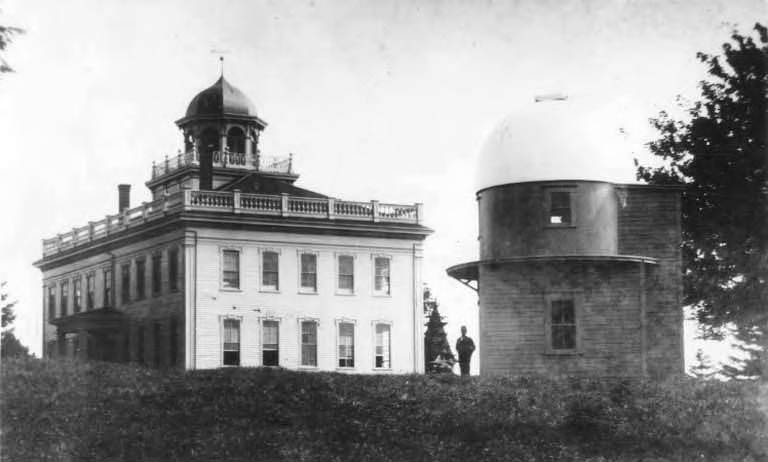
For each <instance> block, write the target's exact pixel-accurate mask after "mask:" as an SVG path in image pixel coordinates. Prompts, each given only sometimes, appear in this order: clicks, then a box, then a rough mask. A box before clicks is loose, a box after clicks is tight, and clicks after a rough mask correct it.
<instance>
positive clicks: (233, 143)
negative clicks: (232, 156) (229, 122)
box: [227, 127, 245, 153]
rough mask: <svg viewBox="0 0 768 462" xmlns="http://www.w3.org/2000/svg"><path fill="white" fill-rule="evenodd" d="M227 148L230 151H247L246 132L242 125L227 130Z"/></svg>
mask: <svg viewBox="0 0 768 462" xmlns="http://www.w3.org/2000/svg"><path fill="white" fill-rule="evenodd" d="M227 148H228V149H229V152H233V153H235V152H236V153H245V132H243V129H242V128H240V127H232V128H230V129H229V131H228V132H227Z"/></svg>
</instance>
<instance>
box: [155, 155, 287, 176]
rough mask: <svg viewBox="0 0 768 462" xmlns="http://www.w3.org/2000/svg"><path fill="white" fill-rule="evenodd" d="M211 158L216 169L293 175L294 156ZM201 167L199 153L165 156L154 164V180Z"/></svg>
mask: <svg viewBox="0 0 768 462" xmlns="http://www.w3.org/2000/svg"><path fill="white" fill-rule="evenodd" d="M211 157H212V158H213V159H212V160H213V166H214V167H220V168H242V169H248V170H256V171H260V172H269V173H283V174H288V175H291V174H293V154H289V155H287V156H283V157H277V156H260V155H253V154H246V153H243V152H231V151H224V152H221V151H213V153H211ZM199 165H200V156H199V154H198V152H197V151H189V152H179V153H178V154H176V155H175V156H170V157H169V156H165V158H164V159H162V160H160V161H153V162H152V179H153V180H154V179H157V178H160V177H162V176H165V175H168V174H170V173H173V172H175V171H177V170H180V169H182V168H185V167H192V166H199Z"/></svg>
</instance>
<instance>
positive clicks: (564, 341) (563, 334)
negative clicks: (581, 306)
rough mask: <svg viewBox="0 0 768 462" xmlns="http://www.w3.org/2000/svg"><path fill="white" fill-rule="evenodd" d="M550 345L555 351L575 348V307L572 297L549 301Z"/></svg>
mask: <svg viewBox="0 0 768 462" xmlns="http://www.w3.org/2000/svg"><path fill="white" fill-rule="evenodd" d="M550 347H551V348H552V350H556V351H562V350H575V349H576V308H575V305H574V302H573V300H572V299H565V300H552V302H551V305H550Z"/></svg>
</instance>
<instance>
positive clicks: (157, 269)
mask: <svg viewBox="0 0 768 462" xmlns="http://www.w3.org/2000/svg"><path fill="white" fill-rule="evenodd" d="M162 263H163V256H162V254H159V253H157V254H154V255H152V294H153V295H157V294H159V293H160V292H161V291H162V285H163V275H162V273H161V270H162V269H161V268H162Z"/></svg>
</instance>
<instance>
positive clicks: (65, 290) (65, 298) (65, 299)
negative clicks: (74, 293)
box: [61, 281, 69, 316]
mask: <svg viewBox="0 0 768 462" xmlns="http://www.w3.org/2000/svg"><path fill="white" fill-rule="evenodd" d="M67 305H69V281H62V282H61V315H62V316H66V315H67V310H68V309H69V307H68V306H67Z"/></svg>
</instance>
